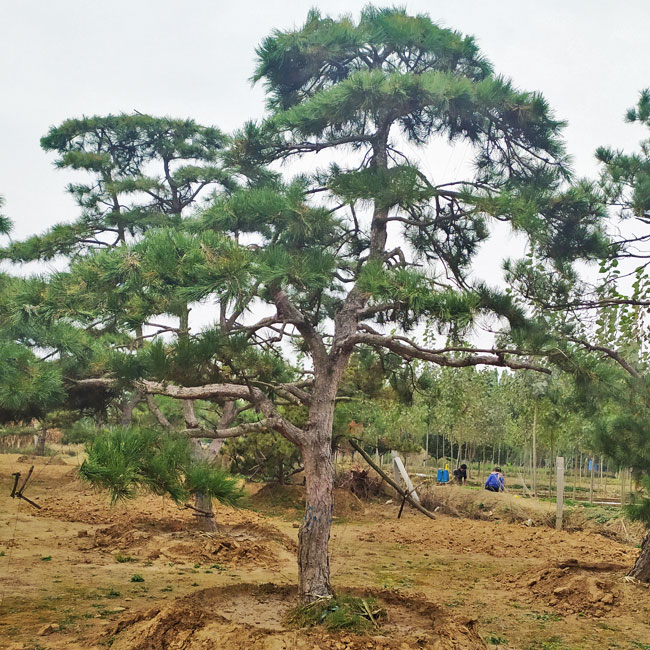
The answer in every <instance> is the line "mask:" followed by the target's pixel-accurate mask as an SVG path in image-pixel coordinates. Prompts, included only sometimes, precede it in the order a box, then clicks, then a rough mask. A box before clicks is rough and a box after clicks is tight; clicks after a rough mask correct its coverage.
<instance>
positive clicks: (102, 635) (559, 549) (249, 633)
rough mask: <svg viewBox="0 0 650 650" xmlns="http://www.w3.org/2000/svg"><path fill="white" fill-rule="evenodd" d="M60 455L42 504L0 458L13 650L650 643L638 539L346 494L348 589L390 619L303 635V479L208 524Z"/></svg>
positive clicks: (341, 515) (525, 649) (22, 464)
mask: <svg viewBox="0 0 650 650" xmlns="http://www.w3.org/2000/svg"><path fill="white" fill-rule="evenodd" d="M56 459H57V460H54V461H51V462H49V463H48V462H47V461H46V462H45V463H42V462H41V463H39V464H36V463H35V469H34V474H33V477H32V479H31V480H30V483H29V484H28V487H27V489H26V490H25V495H26V496H29V497H30V498H32V499H34V500H35V501H37V502H38V503H39V505H41V506H42V508H41V510H36V509H35V508H33V507H32V506H30V505H29V504H27V503H25V502H22V501H17V500H12V499H11V498H9V494H10V491H11V486H12V484H13V480H12V477H11V474H12V472H16V471H19V472H21V473H22V474H23V475H25V474H26V472H27V470H28V469H29V466H30V464H31V459H29V458H22V459H19V456H18V455H11V454H3V455H0V576H2V587H0V589H1V590H2V591H1V592H0V597H1V598H2V604H1V605H0V648H12V649H14V650H18V649H21V650H23V649H24V650H27V649H30V650H42V649H43V648H48V649H49V648H70V649H73V650H75V649H80V648H84V650H90V649H94V648H97V649H100V648H101V649H104V648H107V647H109V646H110V647H112V648H116V649H117V650H127V649H131V648H135V649H138V648H140V649H142V650H144V649H145V648H146V649H152V650H153V649H157V648H170V649H171V648H174V649H179V650H180V649H187V650H193V649H195V648H206V649H207V648H229V649H230V648H232V649H234V650H238V649H241V650H244V649H248V648H251V649H260V650H262V649H264V650H280V649H286V650H290V649H293V648H296V649H303V648H304V649H307V648H309V649H310V650H326V649H332V650H343V649H349V650H360V649H361V648H364V649H367V650H372V649H377V650H379V649H380V648H382V649H386V650H388V649H389V648H390V649H392V648H395V649H399V650H408V649H413V648H437V649H439V650H447V649H449V650H451V649H452V648H456V649H467V650H474V649H478V648H482V647H486V646H487V647H495V646H503V647H505V648H508V650H537V649H540V650H541V649H546V650H568V649H571V650H573V649H587V648H589V649H592V648H593V649H598V648H624V649H628V648H629V649H635V650H638V649H639V648H641V649H643V648H646V649H647V648H650V589H648V588H646V587H643V586H641V585H638V584H632V583H629V582H626V581H625V580H624V575H625V572H626V569H627V568H629V566H631V564H632V562H633V561H634V558H635V556H636V554H637V553H638V549H636V548H634V547H633V546H630V545H625V544H622V543H619V542H617V541H614V540H612V539H609V538H606V537H603V536H601V535H599V534H596V533H593V532H556V531H554V530H552V529H550V528H544V527H527V526H525V525H521V524H512V523H506V522H505V521H477V520H469V519H456V518H451V517H447V516H444V515H441V516H439V517H438V518H437V519H436V520H435V521H432V520H430V519H427V518H426V517H424V516H422V515H420V514H418V513H415V512H406V513H405V514H404V515H403V516H402V518H401V519H399V520H397V518H396V516H397V506H396V505H394V504H389V505H382V504H371V505H368V504H365V503H361V502H359V501H358V500H357V499H356V498H355V497H351V496H348V495H344V494H340V495H339V506H338V507H337V511H336V513H335V519H334V527H333V535H332V542H331V551H332V575H333V582H334V586H335V587H336V588H337V589H341V590H346V591H352V592H353V593H358V594H360V595H361V594H371V595H373V596H374V597H375V598H377V599H378V600H379V601H380V602H381V603H382V605H383V606H384V607H385V609H386V611H387V614H388V617H387V620H386V622H385V623H384V624H383V626H382V627H381V629H379V630H378V631H377V633H376V634H373V635H369V636H357V635H354V634H348V633H341V632H338V633H326V632H324V631H322V630H314V629H312V630H290V629H287V628H286V625H285V623H284V616H285V614H286V612H287V611H288V609H289V608H290V607H292V606H293V605H294V604H295V584H296V566H295V544H296V536H297V526H298V522H299V520H300V518H301V512H300V508H299V502H300V489H299V488H287V489H280V490H277V489H275V488H266V489H263V490H260V491H259V493H258V494H257V495H252V496H251V506H252V508H254V510H232V509H229V508H219V509H218V512H217V517H218V521H219V524H220V530H219V532H217V533H210V534H208V533H203V532H199V531H198V530H197V526H196V518H195V517H193V516H192V514H191V512H190V511H189V510H182V509H179V508H178V507H176V506H175V505H173V504H172V503H170V502H169V501H168V500H167V501H165V500H162V499H161V498H156V497H143V498H139V499H137V500H135V501H133V502H130V503H128V504H126V505H118V506H116V507H113V508H111V507H110V506H109V505H108V502H107V500H106V498H105V496H104V495H102V494H97V493H95V492H93V491H92V490H91V489H89V488H88V486H86V485H84V484H82V483H80V482H79V481H78V480H77V479H76V474H75V468H76V459H75V458H70V457H65V456H57V457H56ZM61 460H63V461H65V462H63V464H59V462H61ZM296 506H298V507H296Z"/></svg>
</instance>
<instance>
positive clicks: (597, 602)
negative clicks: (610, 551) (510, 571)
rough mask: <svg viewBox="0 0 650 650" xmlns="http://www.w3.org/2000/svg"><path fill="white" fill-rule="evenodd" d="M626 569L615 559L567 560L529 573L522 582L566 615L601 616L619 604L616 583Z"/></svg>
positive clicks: (539, 597)
mask: <svg viewBox="0 0 650 650" xmlns="http://www.w3.org/2000/svg"><path fill="white" fill-rule="evenodd" d="M627 568H629V567H627ZM625 569H626V567H625V566H624V565H619V564H616V563H612V562H578V560H566V561H564V562H558V563H557V564H556V565H555V566H554V567H550V568H547V569H544V570H543V571H541V572H540V571H539V569H537V570H536V571H533V572H529V573H528V574H526V575H524V576H523V577H522V579H521V583H522V584H523V585H524V586H525V587H526V588H527V591H528V592H529V593H531V594H532V595H533V596H534V597H535V598H537V599H542V600H543V601H544V604H545V605H549V606H551V607H554V608H556V609H557V610H558V611H560V612H561V613H563V614H567V613H568V614H582V615H583V616H594V617H600V616H604V615H606V614H608V613H611V612H612V610H614V609H615V608H616V606H617V605H618V604H619V603H620V601H621V591H620V589H618V588H617V587H616V582H617V581H620V580H621V578H622V574H623V572H624V570H625Z"/></svg>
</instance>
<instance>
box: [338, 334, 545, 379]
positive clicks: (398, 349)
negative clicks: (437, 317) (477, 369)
mask: <svg viewBox="0 0 650 650" xmlns="http://www.w3.org/2000/svg"><path fill="white" fill-rule="evenodd" d="M357 343H365V344H366V345H372V346H375V347H383V348H386V349H387V350H390V351H391V352H394V353H395V354H398V355H400V356H401V357H404V358H405V359H422V360H423V361H430V362H431V363H435V364H437V365H439V366H447V367H451V368H466V367H469V366H498V367H502V368H512V369H513V370H536V371H537V372H543V373H545V374H547V375H550V374H551V371H550V370H549V369H548V368H543V367H541V366H536V365H533V364H532V363H529V362H527V361H515V360H512V359H507V358H506V357H505V354H506V353H507V354H517V353H516V352H513V351H511V350H508V351H507V352H506V351H501V350H495V351H494V352H490V354H491V355H492V356H486V355H485V354H475V355H472V356H466V357H449V356H445V355H444V354H440V353H439V352H437V351H435V350H427V349H425V348H421V347H419V346H417V345H416V344H415V343H413V342H412V341H409V342H408V343H402V342H400V341H398V340H396V338H395V337H394V336H382V335H380V334H366V333H361V332H359V333H357V334H354V335H353V336H350V337H348V339H347V340H346V345H349V346H351V345H355V344H357ZM521 354H524V353H521Z"/></svg>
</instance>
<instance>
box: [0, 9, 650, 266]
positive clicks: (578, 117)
mask: <svg viewBox="0 0 650 650" xmlns="http://www.w3.org/2000/svg"><path fill="white" fill-rule="evenodd" d="M365 4H366V2H365V1H357V0H346V1H342V0H321V2H318V3H316V2H301V1H300V0H287V1H285V2H273V1H263V0H240V1H239V2H224V1H223V0H213V1H208V0H188V1H186V2H178V1H174V2H172V1H171V0H155V1H153V0H150V1H148V0H109V1H107V0H103V1H102V2H99V1H98V0H19V1H16V0H13V1H11V0H0V9H2V12H1V14H0V16H1V17H2V20H1V22H0V88H1V89H2V101H0V194H1V195H4V196H5V199H6V205H5V210H4V211H5V213H6V214H7V215H8V216H10V217H11V218H12V219H13V220H14V223H15V230H14V233H13V236H14V238H16V239H22V238H24V237H25V236H27V235H30V234H33V233H36V232H42V231H43V230H45V229H46V228H48V227H49V226H51V225H53V224H55V223H57V222H61V221H71V220H73V219H74V218H75V217H76V216H77V215H78V210H77V207H76V206H75V204H74V202H73V201H72V199H71V198H70V197H69V196H67V194H66V192H65V185H66V183H67V182H69V181H70V180H71V179H72V178H75V177H77V176H76V175H75V174H71V173H69V172H62V171H59V170H56V169H55V168H54V167H53V165H52V158H53V157H52V156H50V155H46V154H45V153H44V152H43V151H42V150H41V149H40V146H39V139H40V137H41V136H43V135H44V134H45V133H46V132H47V129H48V128H49V126H51V125H54V124H58V123H60V122H61V121H62V120H64V119H66V118H70V117H78V116H81V115H82V114H85V115H92V114H106V113H110V112H112V113H117V112H121V111H124V112H132V111H133V110H134V109H137V110H138V111H141V112H143V113H151V114H153V115H170V116H174V117H192V118H194V119H195V120H197V121H198V122H200V123H203V124H213V125H216V126H218V127H220V128H221V129H223V130H224V131H231V130H233V129H235V128H237V127H238V126H240V125H241V124H242V122H243V121H244V120H246V119H250V118H257V117H260V116H261V115H262V113H263V91H262V88H261V87H260V86H256V87H251V84H250V82H249V81H248V80H249V78H250V76H251V75H252V73H253V69H254V56H255V47H256V46H257V45H258V44H259V43H260V42H261V40H262V39H263V38H264V37H265V36H266V35H268V34H269V33H270V32H271V30H273V29H274V28H280V29H286V28H291V27H293V26H299V25H301V24H302V23H303V22H304V19H305V17H306V13H307V10H308V9H309V7H310V6H318V7H319V8H320V9H321V11H322V12H323V13H328V14H331V15H339V14H341V13H346V12H352V13H353V14H355V15H358V12H359V10H360V9H361V7H362V6H364V5H365ZM377 4H378V5H380V6H381V4H388V3H377ZM398 4H402V5H404V6H406V8H407V9H408V11H409V12H410V13H419V12H425V13H429V14H430V16H431V17H432V18H433V20H435V21H436V22H438V23H439V24H441V25H443V26H446V27H451V28H453V29H457V30H459V31H461V32H463V33H466V34H473V35H474V36H475V37H476V39H477V41H478V43H479V45H480V47H481V48H482V50H483V53H484V54H485V55H486V56H487V58H488V59H490V60H491V61H492V63H493V64H494V67H495V70H496V71H497V73H499V74H503V75H505V76H508V77H511V78H512V79H513V80H514V82H515V84H516V85H517V86H518V87H520V88H523V89H527V90H538V91H541V92H542V93H543V94H544V95H545V96H546V97H547V99H548V100H549V102H550V104H551V106H552V107H553V109H554V110H555V113H556V115H557V116H558V117H560V118H562V119H565V120H568V122H569V126H568V128H567V130H566V139H567V145H568V150H569V152H570V153H571V154H572V155H573V157H574V168H575V170H576V172H577V173H578V175H580V176H582V175H590V176H594V175H595V174H596V171H597V170H596V165H595V161H594V158H593V152H594V150H595V148H596V147H597V146H599V145H601V144H610V145H614V146H617V147H622V148H626V149H632V148H635V147H636V146H637V144H638V141H639V140H640V138H641V137H644V136H645V134H644V132H643V129H641V128H640V127H638V126H637V125H626V124H624V123H623V115H624V112H625V110H626V109H627V108H628V107H630V106H632V105H633V104H634V103H635V101H636V98H637V95H638V92H639V91H640V90H641V89H642V88H644V87H646V86H650V57H649V56H648V50H647V32H648V27H649V26H650V2H648V1H647V0H625V1H624V2H620V1H618V2H614V1H613V0H565V1H564V2H562V1H560V0H546V1H545V2H539V1H537V2H533V1H532V0H455V1H453V0H439V1H438V2H433V1H430V2H425V1H423V0H406V1H405V2H402V3H399V2H398ZM426 156H427V157H428V156H431V159H430V160H429V159H427V160H423V161H422V162H423V164H424V165H425V169H426V168H429V169H436V170H440V169H442V170H443V171H446V172H449V173H453V172H454V171H456V168H459V167H462V165H463V163H464V162H465V160H464V159H465V156H466V153H465V152H462V151H461V152H458V153H457V154H455V155H453V156H451V157H450V154H449V152H448V151H441V152H440V155H439V156H438V159H437V160H436V159H435V157H436V151H435V149H433V150H428V151H427V152H426ZM436 180H438V179H436ZM445 180H450V179H445ZM496 245H497V247H502V248H506V249H509V248H516V247H517V246H516V242H514V241H513V240H511V239H506V238H500V239H498V240H497V242H496ZM492 246H494V244H493V245H492ZM495 252H496V251H494V250H493V249H491V250H489V251H485V252H484V254H482V255H481V258H480V259H479V262H478V267H479V268H482V269H483V272H484V273H485V275H486V276H488V277H491V276H492V275H493V273H495V272H497V273H498V271H497V267H498V266H500V259H498V257H499V256H498V255H497V256H495V255H494V253H495ZM487 267H490V268H489V271H488V272H486V269H487Z"/></svg>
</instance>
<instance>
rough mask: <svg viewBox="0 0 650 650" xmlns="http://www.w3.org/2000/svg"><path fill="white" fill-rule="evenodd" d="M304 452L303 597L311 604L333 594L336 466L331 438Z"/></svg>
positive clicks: (300, 563)
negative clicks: (331, 546)
mask: <svg viewBox="0 0 650 650" xmlns="http://www.w3.org/2000/svg"><path fill="white" fill-rule="evenodd" d="M319 438H320V440H315V441H313V442H312V441H310V443H308V444H307V445H306V446H304V447H303V449H302V457H303V462H304V466H305V487H306V495H305V516H304V518H303V521H302V524H301V525H300V530H299V531H298V577H299V583H300V597H301V599H302V600H303V601H306V602H310V601H313V600H316V599H318V598H321V597H323V596H331V595H332V586H331V584H330V562H329V552H328V546H329V539H330V529H331V527H332V512H333V508H334V501H333V496H332V487H333V483H334V464H333V462H332V447H331V442H330V440H329V439H328V437H327V436H319Z"/></svg>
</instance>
